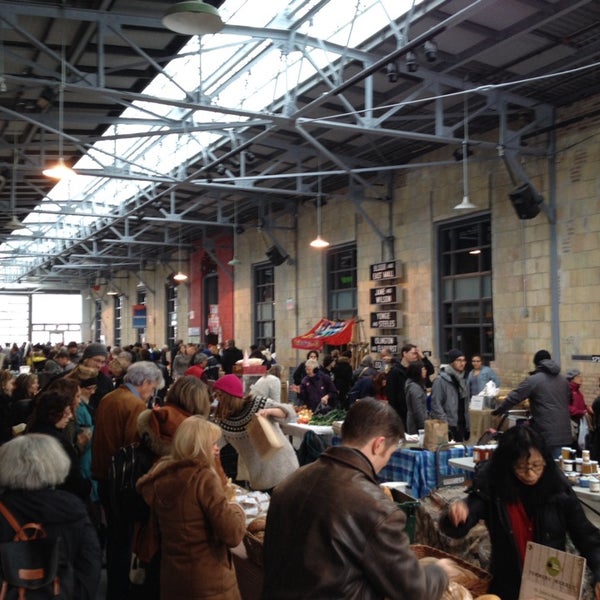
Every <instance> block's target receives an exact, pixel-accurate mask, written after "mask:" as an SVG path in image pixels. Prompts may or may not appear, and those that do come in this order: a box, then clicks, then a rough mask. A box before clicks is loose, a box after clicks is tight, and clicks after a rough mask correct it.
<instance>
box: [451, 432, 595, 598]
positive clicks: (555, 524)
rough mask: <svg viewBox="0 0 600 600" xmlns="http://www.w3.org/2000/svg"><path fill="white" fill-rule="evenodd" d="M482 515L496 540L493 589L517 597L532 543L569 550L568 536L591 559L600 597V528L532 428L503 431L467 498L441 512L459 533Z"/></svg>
mask: <svg viewBox="0 0 600 600" xmlns="http://www.w3.org/2000/svg"><path fill="white" fill-rule="evenodd" d="M480 519H483V520H484V521H485V524H486V526H487V529H488V532H489V535H490V541H491V545H492V556H491V561H490V570H491V572H492V581H491V584H490V589H489V593H490V594H496V595H498V596H500V598H502V600H517V598H518V597H519V588H520V586H521V574H522V569H523V563H524V560H525V549H526V547H527V543H528V542H530V541H531V542H536V543H538V544H543V545H544V546H549V547H551V548H555V549H557V550H562V551H565V549H566V548H565V544H566V538H567V535H568V536H569V538H570V539H571V541H572V542H573V543H574V544H575V547H576V548H577V550H578V551H579V553H580V554H581V555H582V556H584V557H585V558H586V559H587V564H588V567H589V568H590V570H591V573H592V578H593V585H594V595H595V598H596V600H600V530H598V529H597V528H596V527H594V525H592V523H590V521H589V520H588V518H587V517H586V515H585V513H584V511H583V508H582V507H581V504H580V502H579V499H578V498H577V496H576V495H575V492H574V491H573V490H572V488H571V486H570V484H569V483H568V481H567V480H566V478H565V477H564V475H563V474H562V472H561V471H560V469H559V467H558V466H557V464H556V463H555V462H554V460H553V458H552V455H551V453H550V451H549V449H548V447H547V446H546V444H545V443H544V441H543V439H542V438H541V437H540V436H539V434H538V433H536V432H535V431H534V430H533V429H532V428H531V427H529V426H526V425H522V426H515V427H511V428H510V429H508V430H507V431H506V432H505V433H503V434H502V436H501V437H500V441H499V443H498V448H497V449H496V450H495V452H494V454H493V455H492V458H491V459H490V460H489V461H485V462H483V463H480V464H479V465H478V468H477V470H476V473H475V478H474V481H473V485H472V487H471V488H470V490H469V492H468V496H467V498H466V500H457V501H455V502H453V503H452V504H450V506H449V507H448V510H447V512H446V513H445V514H444V515H442V518H441V521H440V529H441V530H442V531H443V532H444V533H445V534H446V535H448V536H450V537H453V538H460V537H464V536H466V535H467V533H468V532H469V531H470V530H471V528H472V527H474V526H475V525H476V524H477V523H478V522H479V520H480Z"/></svg>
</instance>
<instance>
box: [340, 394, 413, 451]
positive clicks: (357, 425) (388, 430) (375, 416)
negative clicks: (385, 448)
mask: <svg viewBox="0 0 600 600" xmlns="http://www.w3.org/2000/svg"><path fill="white" fill-rule="evenodd" d="M377 436H383V437H385V438H386V439H387V440H388V445H391V444H397V443H398V441H399V440H400V439H403V438H404V425H403V424H402V419H401V418H400V416H399V415H398V413H397V412H396V411H395V410H394V409H393V408H392V407H391V406H390V405H389V404H388V403H387V402H381V400H375V398H362V399H361V400H359V401H357V402H355V403H354V404H353V405H352V406H351V407H350V410H349V411H348V413H347V414H346V418H345V419H344V422H343V423H342V441H343V443H344V444H345V445H350V446H362V445H363V444H365V443H366V442H368V441H369V440H370V439H371V438H373V437H377Z"/></svg>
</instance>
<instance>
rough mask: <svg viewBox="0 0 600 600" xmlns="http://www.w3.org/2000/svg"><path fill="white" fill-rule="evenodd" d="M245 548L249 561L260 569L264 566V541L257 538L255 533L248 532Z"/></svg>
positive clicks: (245, 537) (245, 538)
mask: <svg viewBox="0 0 600 600" xmlns="http://www.w3.org/2000/svg"><path fill="white" fill-rule="evenodd" d="M244 548H246V554H247V555H248V559H249V560H251V561H252V562H253V563H254V564H256V565H258V566H259V567H262V566H263V562H264V559H263V541H262V539H260V538H258V537H256V536H255V535H254V534H253V533H250V532H249V531H246V535H245V536H244Z"/></svg>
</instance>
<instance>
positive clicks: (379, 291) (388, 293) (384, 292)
mask: <svg viewBox="0 0 600 600" xmlns="http://www.w3.org/2000/svg"><path fill="white" fill-rule="evenodd" d="M369 291H370V293H371V304H395V302H396V286H395V285H389V286H386V287H376V288H371V289H370V290H369Z"/></svg>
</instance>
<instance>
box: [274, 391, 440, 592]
mask: <svg viewBox="0 0 600 600" xmlns="http://www.w3.org/2000/svg"><path fill="white" fill-rule="evenodd" d="M403 433H404V429H403V426H402V422H401V420H400V417H399V416H398V414H397V413H396V411H395V410H394V409H393V408H391V407H390V406H389V405H388V403H386V402H381V401H379V400H374V399H372V398H365V399H362V400H360V401H359V402H356V403H355V404H353V405H352V407H351V408H350V410H349V411H348V414H347V416H346V419H345V421H344V424H343V425H342V439H343V442H342V446H334V447H331V448H329V449H327V450H326V451H325V452H324V453H323V454H322V455H321V456H320V457H319V459H317V461H316V462H314V463H311V464H310V465H307V466H305V467H302V468H301V469H299V470H298V471H296V472H295V473H293V474H292V475H290V476H289V477H287V478H286V479H285V480H284V481H283V482H281V483H280V484H279V485H278V486H276V487H275V490H274V491H273V495H272V497H271V503H270V506H269V512H268V514H267V527H266V532H265V545H264V551H265V554H264V556H265V582H264V589H263V600H285V599H286V598H290V599H291V598H293V599H294V600H298V599H300V598H323V599H327V600H336V599H340V600H342V599H343V600H351V599H357V600H358V599H359V598H360V599H361V600H369V599H383V598H386V597H387V598H394V599H397V600H402V599H405V600H416V599H417V598H418V599H419V600H438V599H439V598H441V596H442V594H443V592H444V590H445V589H446V588H447V586H448V578H447V575H446V573H445V572H444V570H443V569H442V568H440V567H439V566H437V565H427V566H426V567H425V568H421V566H420V564H419V562H418V560H417V559H416V557H415V555H414V554H413V552H412V551H411V549H410V547H409V539H408V536H407V534H406V533H405V532H404V526H405V524H406V517H405V514H404V512H403V511H402V509H400V508H399V507H398V506H396V504H395V503H393V502H390V500H389V498H388V497H387V496H386V495H385V494H384V493H383V491H382V490H381V488H380V487H379V485H378V482H377V473H378V472H379V471H380V470H381V469H382V468H383V467H384V466H385V465H386V464H387V462H388V460H389V459H390V456H391V455H392V453H393V452H394V450H396V448H397V447H398V442H399V440H400V439H401V438H402V437H403Z"/></svg>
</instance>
